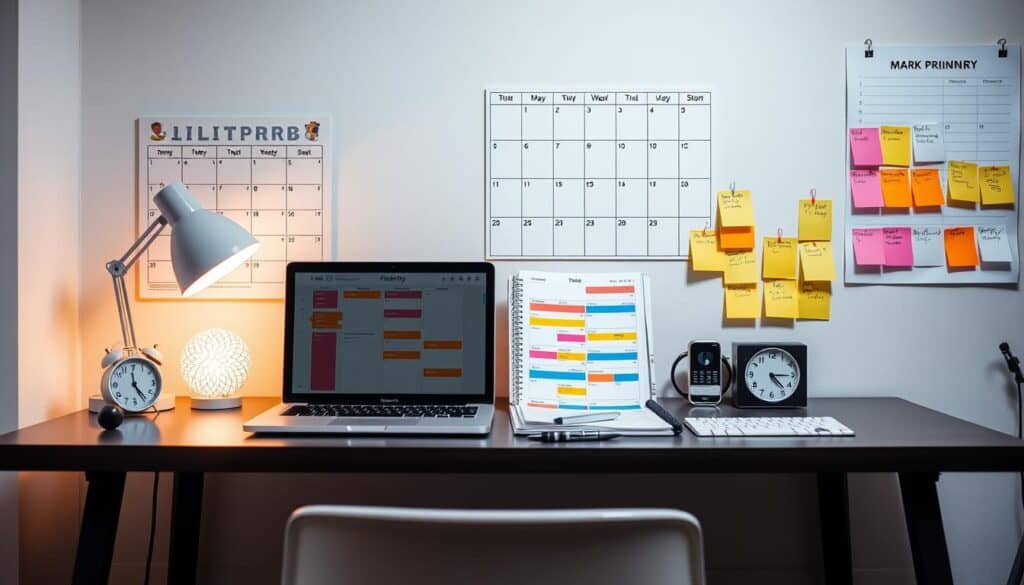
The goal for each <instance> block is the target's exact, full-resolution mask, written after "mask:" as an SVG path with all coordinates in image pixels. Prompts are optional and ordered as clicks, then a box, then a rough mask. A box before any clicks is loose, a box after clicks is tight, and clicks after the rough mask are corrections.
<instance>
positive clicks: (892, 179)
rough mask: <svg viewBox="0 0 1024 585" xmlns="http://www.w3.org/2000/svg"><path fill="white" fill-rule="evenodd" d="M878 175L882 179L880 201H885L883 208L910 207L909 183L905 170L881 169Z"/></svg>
mask: <svg viewBox="0 0 1024 585" xmlns="http://www.w3.org/2000/svg"><path fill="white" fill-rule="evenodd" d="M878 174H879V176H880V177H881V179H882V199H884V200H885V206H886V207H890V208H901V209H906V208H908V207H910V205H911V199H910V181H909V180H908V179H909V177H908V175H907V169H882V170H881V171H879V172H878Z"/></svg>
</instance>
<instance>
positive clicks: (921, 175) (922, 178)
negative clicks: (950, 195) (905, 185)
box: [910, 169, 945, 207]
mask: <svg viewBox="0 0 1024 585" xmlns="http://www.w3.org/2000/svg"><path fill="white" fill-rule="evenodd" d="M910 191H911V193H912V194H913V195H914V206H915V207H939V206H941V205H942V204H943V203H944V202H945V198H944V197H943V196H942V182H941V181H940V179H939V169H913V170H911V171H910Z"/></svg>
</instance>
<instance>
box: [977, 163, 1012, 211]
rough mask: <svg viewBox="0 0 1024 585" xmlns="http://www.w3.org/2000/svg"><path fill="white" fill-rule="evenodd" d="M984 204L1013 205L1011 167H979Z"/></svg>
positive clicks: (979, 181) (979, 179)
mask: <svg viewBox="0 0 1024 585" xmlns="http://www.w3.org/2000/svg"><path fill="white" fill-rule="evenodd" d="M978 183H979V184H980V185H981V203H982V204H983V205H1006V204H1010V205H1013V200H1014V197H1013V178H1012V177H1011V176H1010V167H1007V166H1002V167H978Z"/></svg>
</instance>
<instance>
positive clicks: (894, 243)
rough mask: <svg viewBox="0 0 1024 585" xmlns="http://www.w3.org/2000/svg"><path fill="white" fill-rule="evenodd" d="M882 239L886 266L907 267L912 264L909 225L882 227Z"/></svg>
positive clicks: (912, 256) (912, 255) (912, 252)
mask: <svg viewBox="0 0 1024 585" xmlns="http://www.w3.org/2000/svg"><path fill="white" fill-rule="evenodd" d="M882 240H883V244H884V247H885V265H886V266H892V267H894V268H909V267H911V266H913V265H914V245H913V244H912V243H911V237H910V228H909V227H887V228H882Z"/></svg>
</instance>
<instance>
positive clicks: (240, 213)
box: [137, 116, 334, 299]
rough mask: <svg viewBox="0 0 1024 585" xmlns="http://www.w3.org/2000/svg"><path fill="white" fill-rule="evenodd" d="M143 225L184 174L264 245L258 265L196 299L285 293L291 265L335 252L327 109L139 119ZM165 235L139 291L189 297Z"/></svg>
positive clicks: (210, 203)
mask: <svg viewBox="0 0 1024 585" xmlns="http://www.w3.org/2000/svg"><path fill="white" fill-rule="evenodd" d="M138 124H139V125H138V148H139V151H138V157H139V159H138V194H137V196H138V230H139V231H140V232H141V230H144V229H145V228H146V226H148V225H149V224H150V223H152V221H153V220H154V219H155V218H156V217H157V214H158V213H159V211H158V210H157V208H156V205H154V204H153V196H154V195H156V193H157V192H158V191H159V190H160V189H162V188H163V187H164V186H165V185H167V184H170V183H173V182H175V181H181V182H183V183H185V186H187V187H188V188H189V190H190V191H191V192H192V194H194V195H195V196H196V198H197V199H198V200H199V202H200V203H201V204H202V205H203V207H204V208H206V209H208V210H210V211H213V212H215V213H219V214H221V215H224V216H225V217H228V218H229V219H232V220H234V221H235V222H236V223H238V224H240V225H241V226H242V227H244V228H245V229H246V230H247V231H249V233H251V234H252V235H253V236H255V237H256V239H257V240H259V242H260V249H259V250H258V251H257V252H256V255H255V256H253V257H252V259H250V260H249V261H248V262H246V263H245V264H243V265H242V266H240V267H238V268H237V269H236V270H235V271H234V272H232V273H230V274H228V275H227V276H225V277H224V278H223V279H222V280H221V281H220V282H218V283H216V284H214V285H212V286H210V287H209V288H207V289H206V290H204V291H203V292H201V293H199V294H197V295H196V296H195V297H194V298H199V299H204V298H205V299H281V298H284V289H285V265H286V264H287V263H288V262H294V261H303V260H304V261H320V260H331V259H332V257H333V249H334V248H333V237H332V235H333V233H334V229H333V226H332V210H333V198H332V189H331V185H332V183H331V160H332V159H331V148H330V146H331V140H330V136H331V125H330V119H329V118H328V117H326V116H303V117H299V116H289V117H263V116H261V117H199V116H194V117H181V116H149V117H145V116H144V117H141V118H139V122H138ZM170 252H171V234H170V232H169V231H165V232H164V233H162V234H161V235H160V236H159V237H158V238H157V239H156V241H155V242H154V243H153V246H152V247H150V249H149V250H148V251H147V252H146V257H145V258H144V263H143V264H142V266H141V270H139V298H143V299H175V298H180V294H179V292H178V285H177V284H176V281H175V278H174V271H173V270H172V268H171V262H170V260H171V254H170Z"/></svg>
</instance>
